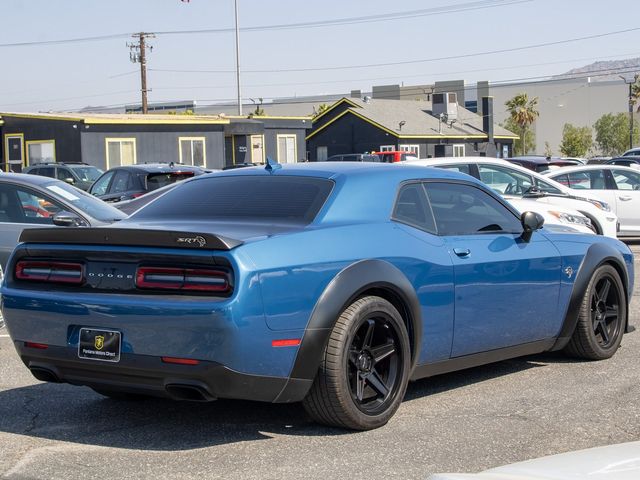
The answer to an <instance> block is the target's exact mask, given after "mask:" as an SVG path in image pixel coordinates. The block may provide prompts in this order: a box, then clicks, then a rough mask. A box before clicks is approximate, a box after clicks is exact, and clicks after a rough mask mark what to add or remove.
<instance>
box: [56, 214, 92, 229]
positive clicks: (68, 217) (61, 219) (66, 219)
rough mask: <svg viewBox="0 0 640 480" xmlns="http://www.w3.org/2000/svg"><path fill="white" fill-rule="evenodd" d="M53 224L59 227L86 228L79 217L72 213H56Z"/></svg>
mask: <svg viewBox="0 0 640 480" xmlns="http://www.w3.org/2000/svg"><path fill="white" fill-rule="evenodd" d="M53 224H54V225H57V226H59V227H86V226H87V222H85V221H84V220H83V219H82V218H81V217H80V216H79V215H77V214H75V213H73V212H66V211H64V210H63V211H62V212H58V213H56V214H55V215H54V216H53Z"/></svg>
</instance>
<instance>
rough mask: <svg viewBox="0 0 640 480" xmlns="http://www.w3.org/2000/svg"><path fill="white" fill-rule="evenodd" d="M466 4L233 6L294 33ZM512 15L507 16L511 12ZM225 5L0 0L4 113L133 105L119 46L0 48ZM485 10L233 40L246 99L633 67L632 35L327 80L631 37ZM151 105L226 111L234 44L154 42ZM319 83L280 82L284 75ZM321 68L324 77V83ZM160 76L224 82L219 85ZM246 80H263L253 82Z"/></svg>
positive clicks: (601, 15) (614, 5)
mask: <svg viewBox="0 0 640 480" xmlns="http://www.w3.org/2000/svg"><path fill="white" fill-rule="evenodd" d="M472 1H473V0H455V1H453V2H447V1H445V0H439V1H424V0H422V1H421V0H396V1H394V2H390V1H388V0H387V1H383V0H351V1H344V0H342V1H339V0H322V1H316V0H307V1H299V0H298V1H294V0H269V1H264V0H238V5H239V11H240V26H241V28H243V27H256V26H264V25H279V24H292V23H297V22H313V21H322V20H334V19H343V18H350V17H361V16H369V15H385V14H393V13H398V12H407V11H412V10H420V9H430V8H438V7H449V8H451V7H456V6H460V5H467V6H469V4H471V3H472ZM510 2H511V3H510ZM233 5H234V4H233V0H191V1H190V2H189V3H183V2H181V1H180V0H0V61H1V62H2V63H1V67H0V111H32V112H37V111H48V110H53V111H58V110H65V109H79V108H82V107H84V106H86V105H94V106H95V105H120V104H125V103H136V102H139V89H140V84H139V82H140V79H139V65H137V64H133V63H131V62H130V61H129V49H128V48H127V47H126V43H127V41H131V39H128V38H126V37H119V38H112V39H108V40H101V41H92V42H78V43H71V44H62V45H36V46H28V47H7V46H2V45H5V44H11V43H18V42H33V41H47V40H59V39H69V38H78V37H88V36H96V35H110V34H125V33H132V32H139V31H148V32H160V31H176V30H197V29H219V28H220V29H221V28H232V27H233V26H234V13H233V12H234V7H233ZM485 5H494V6H491V7H490V8H477V9H473V10H469V11H464V12H457V13H446V14H438V15H430V16H413V17H410V18H403V19H395V20H390V19H386V20H383V21H378V22H370V23H360V24H350V25H334V26H322V27H314V28H310V27H305V28H295V29H284V30H270V31H245V32H241V38H240V48H241V60H240V63H241V68H242V69H243V70H244V72H243V74H242V84H243V87H242V90H243V98H245V99H247V101H248V98H254V99H255V98H258V97H263V98H264V99H265V100H267V99H272V98H281V97H292V96H303V95H313V94H323V93H332V94H333V93H345V94H347V93H348V92H349V91H350V90H352V89H361V90H363V91H367V90H370V88H371V86H372V85H382V84H395V83H403V82H404V84H405V85H414V84H424V83H431V82H434V81H436V80H447V79H464V80H465V81H467V82H475V81H477V80H489V81H502V80H509V79H517V78H529V77H538V76H546V75H554V74H559V73H563V72H565V71H567V70H569V69H571V68H575V67H579V66H583V65H586V64H589V63H591V62H593V61H597V60H612V59H622V58H633V57H640V30H635V31H633V32H629V33H625V34H618V35H610V36H605V37H601V38H598V39H590V40H583V41H578V42H570V43H565V44H561V45H555V46H550V47H543V48H533V49H527V50H523V51H519V52H510V53H500V54H493V55H483V56H480V55H478V56H471V57H467V58H458V59H450V60H440V61H430V62H423V63H411V64H406V65H395V66H378V67H369V68H351V69H346V68H345V69H343V68H339V69H335V68H334V67H345V66H353V65H368V64H380V63H391V62H402V61H414V60H426V59H433V58H439V57H446V56H460V55H468V54H473V53H476V52H483V51H492V50H500V49H508V48H514V47H521V46H527V45H533V44H539V43H546V42H554V41H562V40H567V39H572V38H577V37H584V36H589V35H596V34H602V33H608V32H613V31H618V30H624V29H631V28H640V24H638V15H637V12H638V2H637V0H635V1H632V0H610V1H608V2H601V1H595V0H523V1H520V0H510V1H509V0H494V1H493V3H491V2H490V1H486V2H485ZM150 43H151V44H152V45H153V47H154V48H153V51H152V52H151V53H150V54H149V58H148V67H149V69H150V71H149V75H148V78H149V87H150V88H151V89H152V92H150V94H149V101H150V102H155V101H171V100H193V99H195V100H197V101H199V102H202V103H216V102H218V101H225V100H228V101H233V99H234V98H235V96H236V90H235V88H236V87H235V73H233V70H234V69H235V47H234V34H233V32H224V33H216V34H189V35H158V36H157V37H156V38H155V39H153V40H151V41H150ZM313 68H316V69H317V68H321V70H316V71H302V72H283V71H282V70H290V69H313ZM329 69H330V70H329ZM159 70H228V71H229V72H228V73H186V72H182V73H180V72H163V71H159ZM249 70H271V71H270V72H260V73H258V72H249Z"/></svg>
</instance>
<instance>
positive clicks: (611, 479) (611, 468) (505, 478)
mask: <svg viewBox="0 0 640 480" xmlns="http://www.w3.org/2000/svg"><path fill="white" fill-rule="evenodd" d="M639 458H640V442H627V443H620V444H617V445H605V446H602V447H595V448H587V449H584V450H577V451H575V452H566V453H560V454H557V455H548V456H546V457H541V458H536V459H533V460H525V461H524V462H518V463H512V464H509V465H504V466H502V467H497V468H491V469H489V470H485V471H483V472H480V473H437V474H434V475H431V476H429V478H428V479H427V480H559V479H562V480H586V479H589V480H637V479H638V478H640V462H638V459H639Z"/></svg>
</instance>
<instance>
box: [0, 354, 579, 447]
mask: <svg viewBox="0 0 640 480" xmlns="http://www.w3.org/2000/svg"><path fill="white" fill-rule="evenodd" d="M558 361H571V360H568V359H566V358H565V357H563V356H559V355H556V354H546V355H544V356H542V355H537V356H532V357H524V358H520V359H514V360H508V361H503V362H498V363H494V364H491V365H485V366H482V367H476V368H472V369H468V370H464V371H459V372H454V373H450V374H446V375H440V376H436V377H432V378H428V379H423V380H419V381H417V382H412V383H410V384H409V387H408V390H407V394H406V396H405V400H416V399H420V398H425V399H427V400H426V401H427V402H428V397H429V396H430V395H433V394H435V393H438V392H443V391H448V390H452V389H456V388H459V387H462V386H468V385H471V384H474V383H478V382H482V381H485V380H489V379H491V378H495V377H499V376H504V375H509V374H512V373H517V372H521V371H524V370H527V369H530V368H536V367H541V366H544V365H545V363H552V362H558ZM434 401H435V400H434ZM0 431H2V432H7V433H14V434H18V435H27V436H31V437H37V438H45V439H49V440H60V441H65V442H74V443H79V444H87V445H97V446H105V447H116V448H126V449H136V450H155V451H180V450H191V449H196V448H203V447H210V446H215V445H221V444H229V443H235V442H244V441H249V440H268V439H270V438H273V437H277V436H281V435H286V436H290V435H304V436H330V435H345V434H352V432H350V431H346V430H342V429H337V428H329V427H324V426H321V425H318V424H315V423H314V422H313V421H312V420H311V419H310V418H309V417H308V416H307V415H306V413H305V412H304V409H303V408H302V405H301V404H267V403H259V402H248V401H237V400H236V401H232V400H218V401H216V402H212V403H188V402H173V401H170V400H162V399H147V400H141V401H121V400H112V399H107V398H104V397H102V396H100V395H98V394H97V393H94V392H93V391H91V390H90V389H88V388H86V387H74V386H71V385H66V384H51V383H39V384H36V385H29V386H25V387H20V388H14V389H10V390H4V391H0Z"/></svg>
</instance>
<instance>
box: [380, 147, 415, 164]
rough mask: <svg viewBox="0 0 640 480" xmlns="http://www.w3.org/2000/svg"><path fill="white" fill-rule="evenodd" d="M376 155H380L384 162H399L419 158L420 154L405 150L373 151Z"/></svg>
mask: <svg viewBox="0 0 640 480" xmlns="http://www.w3.org/2000/svg"><path fill="white" fill-rule="evenodd" d="M371 153H372V154H374V155H378V156H379V157H380V159H381V160H380V161H382V162H384V163H397V162H406V161H408V160H418V155H416V154H415V153H413V152H405V151H399V150H398V151H386V152H371Z"/></svg>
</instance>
